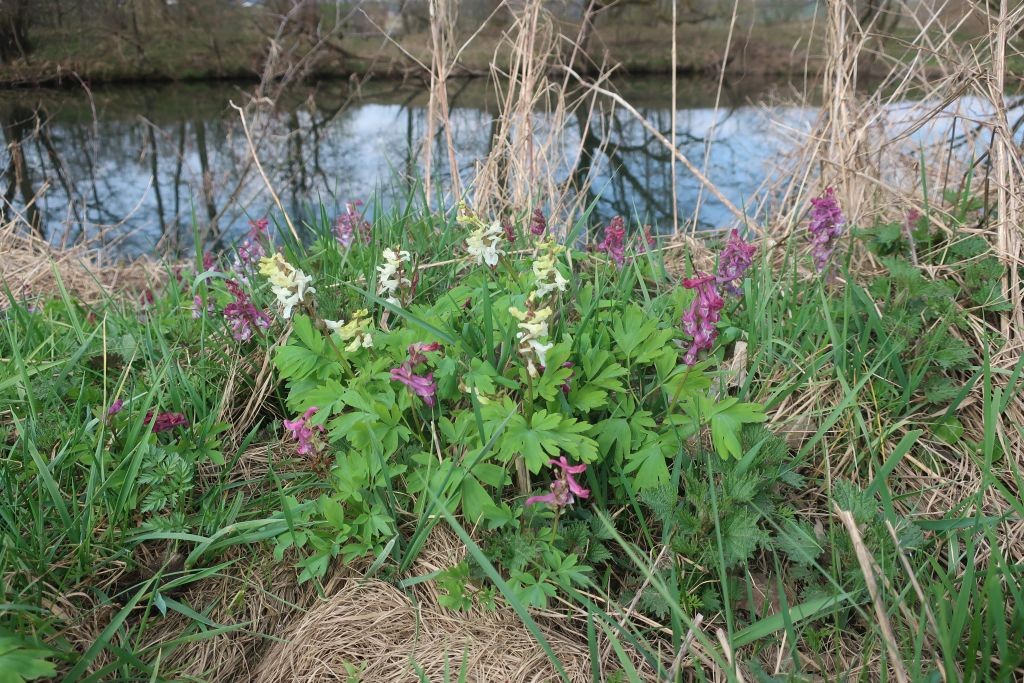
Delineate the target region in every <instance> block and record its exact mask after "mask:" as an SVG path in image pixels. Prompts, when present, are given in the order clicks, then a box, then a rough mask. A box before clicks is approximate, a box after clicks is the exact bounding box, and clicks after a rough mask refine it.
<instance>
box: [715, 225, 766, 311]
mask: <svg viewBox="0 0 1024 683" xmlns="http://www.w3.org/2000/svg"><path fill="white" fill-rule="evenodd" d="M755 253H757V247H755V246H754V245H753V244H748V243H747V242H746V241H745V240H744V239H743V238H742V237H740V233H739V231H738V230H736V229H733V231H732V233H731V234H730V236H729V241H728V242H727V243H726V245H725V249H723V250H722V255H721V256H720V257H719V258H718V275H717V280H718V284H720V285H724V286H725V289H726V291H727V292H729V293H730V294H732V295H733V296H742V295H743V290H742V289H741V288H740V287H739V286H738V285H737V284H736V281H737V280H740V279H742V277H743V274H744V273H745V272H747V269H748V268H750V266H751V264H753V262H754V254H755Z"/></svg>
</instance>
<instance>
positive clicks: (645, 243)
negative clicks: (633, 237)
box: [636, 225, 658, 254]
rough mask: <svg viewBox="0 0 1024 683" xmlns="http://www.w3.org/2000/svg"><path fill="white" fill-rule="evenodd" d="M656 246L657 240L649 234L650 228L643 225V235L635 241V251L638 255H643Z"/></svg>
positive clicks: (652, 234) (651, 233)
mask: <svg viewBox="0 0 1024 683" xmlns="http://www.w3.org/2000/svg"><path fill="white" fill-rule="evenodd" d="M657 244H658V238H657V237H655V236H654V233H653V232H651V226H649V225H645V226H644V231H643V234H641V235H640V236H639V238H638V239H637V241H636V250H637V252H638V253H641V254H644V253H646V252H647V250H649V249H653V248H654V247H655V246H657Z"/></svg>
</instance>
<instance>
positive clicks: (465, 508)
mask: <svg viewBox="0 0 1024 683" xmlns="http://www.w3.org/2000/svg"><path fill="white" fill-rule="evenodd" d="M494 507H495V505H494V501H493V500H492V499H491V496H490V494H488V493H487V490H486V489H485V488H484V487H483V486H481V485H480V482H478V481H477V480H476V479H474V478H473V477H466V478H465V479H463V480H462V512H463V513H464V514H465V515H466V520H467V521H469V522H471V523H472V524H478V523H479V522H480V520H481V519H482V518H483V517H484V516H485V515H487V514H488V513H489V512H490V511H491V510H492V508H494Z"/></svg>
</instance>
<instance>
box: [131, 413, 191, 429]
mask: <svg viewBox="0 0 1024 683" xmlns="http://www.w3.org/2000/svg"><path fill="white" fill-rule="evenodd" d="M150 422H152V423H153V433H154V434H159V433H160V432H166V431H170V430H171V429H174V428H175V427H188V426H189V421H188V418H186V417H185V416H184V415H182V414H181V413H160V414H158V415H157V416H156V419H154V418H153V411H152V410H151V411H149V412H148V413H146V417H145V418H144V419H143V420H142V423H143V424H147V425H148V424H149V423H150Z"/></svg>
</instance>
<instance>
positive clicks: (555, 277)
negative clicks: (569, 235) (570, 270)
mask: <svg viewBox="0 0 1024 683" xmlns="http://www.w3.org/2000/svg"><path fill="white" fill-rule="evenodd" d="M563 250H564V247H562V246H561V245H558V244H555V241H554V240H548V241H546V242H544V243H543V244H542V245H541V247H540V250H539V253H538V254H537V257H536V258H535V259H534V260H533V277H534V279H535V280H536V281H537V298H540V299H543V298H544V297H546V296H547V295H548V294H550V293H551V292H554V291H559V292H564V291H565V286H566V285H567V284H568V280H566V279H565V276H564V275H562V273H561V271H559V270H558V267H557V265H556V263H557V257H558V254H559V253H560V252H561V251H563Z"/></svg>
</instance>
